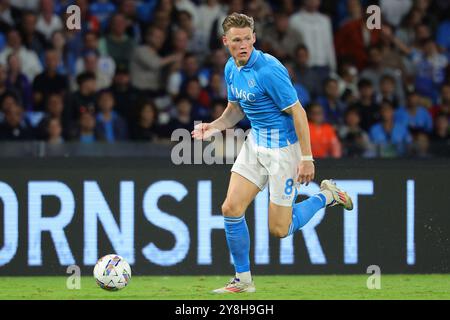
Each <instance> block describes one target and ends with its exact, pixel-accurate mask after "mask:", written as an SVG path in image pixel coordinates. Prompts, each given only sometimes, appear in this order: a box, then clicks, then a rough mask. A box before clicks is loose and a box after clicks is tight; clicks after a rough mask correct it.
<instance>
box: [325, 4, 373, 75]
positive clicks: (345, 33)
mask: <svg viewBox="0 0 450 320" xmlns="http://www.w3.org/2000/svg"><path fill="white" fill-rule="evenodd" d="M359 10H361V11H362V8H360V9H359ZM367 17H368V16H367V14H366V15H365V16H364V17H363V16H361V18H358V19H355V20H351V21H348V22H346V23H345V24H344V25H342V26H341V27H340V28H339V30H338V31H337V32H336V36H335V41H334V44H335V46H336V55H337V57H338V59H339V60H341V59H347V60H351V61H353V62H354V63H355V65H356V67H357V68H358V69H359V70H362V69H364V68H365V67H367V65H368V62H369V61H368V60H369V58H368V55H367V51H368V50H367V49H368V48H369V47H370V46H373V45H376V44H378V43H379V41H380V30H378V29H373V30H369V29H368V28H367V23H366V19H367ZM349 43H351V45H349Z"/></svg>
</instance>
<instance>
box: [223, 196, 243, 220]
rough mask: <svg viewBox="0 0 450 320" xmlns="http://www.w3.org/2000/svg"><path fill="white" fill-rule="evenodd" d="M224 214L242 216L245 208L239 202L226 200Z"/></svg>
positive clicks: (226, 215)
mask: <svg viewBox="0 0 450 320" xmlns="http://www.w3.org/2000/svg"><path fill="white" fill-rule="evenodd" d="M222 214H223V215H224V216H225V217H240V216H242V215H243V214H244V209H243V208H242V206H240V205H238V204H235V203H232V202H231V201H228V200H225V202H224V203H223V204H222Z"/></svg>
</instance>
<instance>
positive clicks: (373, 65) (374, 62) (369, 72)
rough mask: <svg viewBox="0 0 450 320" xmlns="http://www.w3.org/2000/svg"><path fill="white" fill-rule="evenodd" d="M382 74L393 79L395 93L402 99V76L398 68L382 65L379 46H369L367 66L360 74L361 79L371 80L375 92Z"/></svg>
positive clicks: (377, 89) (378, 88)
mask: <svg viewBox="0 0 450 320" xmlns="http://www.w3.org/2000/svg"><path fill="white" fill-rule="evenodd" d="M384 75H390V76H391V77H393V78H394V79H395V83H396V85H395V89H396V95H397V97H398V98H399V99H404V91H403V85H402V78H401V74H400V71H399V70H394V69H391V68H389V67H387V66H385V65H384V62H383V56H382V52H381V47H380V46H371V47H370V48H369V66H368V67H367V68H365V69H364V70H363V71H362V72H361V74H360V78H361V79H363V78H364V79H368V80H370V81H371V82H372V85H373V86H374V89H375V91H376V92H379V90H380V87H379V84H380V79H381V78H382V77H383V76H384Z"/></svg>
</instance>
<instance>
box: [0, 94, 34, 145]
mask: <svg viewBox="0 0 450 320" xmlns="http://www.w3.org/2000/svg"><path fill="white" fill-rule="evenodd" d="M4 111H5V119H4V120H3V121H2V122H1V123H0V140H9V141H24V140H32V139H33V138H34V136H33V130H32V128H31V126H30V125H29V124H28V123H27V121H26V120H25V118H24V112H23V108H22V106H21V105H20V104H18V103H16V102H14V103H12V104H11V105H10V106H9V107H8V108H7V109H6V110H4Z"/></svg>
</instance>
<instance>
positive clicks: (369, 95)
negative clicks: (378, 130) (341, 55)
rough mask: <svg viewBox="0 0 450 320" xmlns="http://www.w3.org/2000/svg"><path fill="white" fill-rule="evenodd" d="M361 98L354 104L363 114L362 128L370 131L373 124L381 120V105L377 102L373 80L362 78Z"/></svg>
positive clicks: (359, 85)
mask: <svg viewBox="0 0 450 320" xmlns="http://www.w3.org/2000/svg"><path fill="white" fill-rule="evenodd" d="M358 91H359V99H358V101H357V102H356V103H355V104H354V107H355V108H357V109H358V111H359V114H360V116H361V128H362V129H363V130H366V131H368V130H369V129H370V128H371V127H372V125H373V124H374V123H375V122H377V121H379V120H380V107H379V105H378V104H377V103H376V102H375V97H374V94H375V91H374V89H373V85H372V82H370V81H369V80H367V79H361V80H359V82H358Z"/></svg>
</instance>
